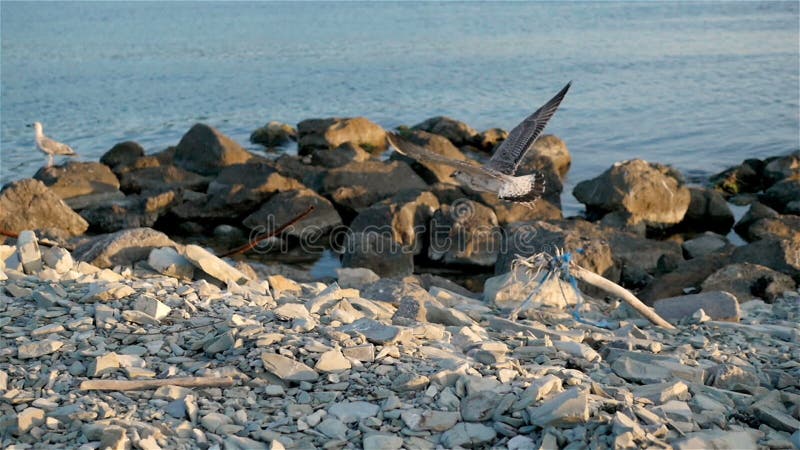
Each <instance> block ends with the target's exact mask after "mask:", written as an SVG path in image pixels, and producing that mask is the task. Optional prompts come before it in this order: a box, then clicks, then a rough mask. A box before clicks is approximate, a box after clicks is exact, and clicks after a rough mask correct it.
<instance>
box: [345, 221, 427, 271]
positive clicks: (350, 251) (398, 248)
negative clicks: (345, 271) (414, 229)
mask: <svg viewBox="0 0 800 450" xmlns="http://www.w3.org/2000/svg"><path fill="white" fill-rule="evenodd" d="M343 250H344V251H343V253H344V255H343V256H342V266H343V267H366V268H367V269H370V270H372V271H373V272H375V273H377V274H378V275H380V276H382V277H403V276H406V275H410V274H411V273H412V272H413V271H414V253H413V249H410V248H404V247H403V246H402V245H401V244H399V243H398V242H397V241H395V240H394V239H392V237H391V236H387V235H385V234H382V233H379V232H365V233H348V234H347V236H346V238H345V242H344V248H343Z"/></svg>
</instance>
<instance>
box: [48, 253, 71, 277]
mask: <svg viewBox="0 0 800 450" xmlns="http://www.w3.org/2000/svg"><path fill="white" fill-rule="evenodd" d="M42 258H43V259H44V262H45V264H47V266H48V267H51V268H52V269H53V270H55V271H56V272H57V273H59V274H65V273H67V272H69V271H70V270H72V268H73V267H74V265H75V261H73V259H72V254H70V252H68V251H67V250H66V249H63V248H61V247H50V248H48V249H45V250H44V251H43V252H42Z"/></svg>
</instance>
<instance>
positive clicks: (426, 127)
mask: <svg viewBox="0 0 800 450" xmlns="http://www.w3.org/2000/svg"><path fill="white" fill-rule="evenodd" d="M411 129H412V130H419V131H425V132H428V133H432V134H436V135H439V136H442V137H444V138H446V139H448V140H449V141H450V142H452V143H453V145H455V146H457V147H461V146H462V145H466V144H470V143H472V141H473V140H474V139H475V137H476V136H477V134H478V132H477V131H475V129H473V128H472V127H470V126H469V125H467V124H465V123H464V122H460V121H458V120H455V119H451V118H449V117H445V116H437V117H431V118H430V119H427V120H424V121H422V122H420V123H418V124H416V125H414V126H413V127H411Z"/></svg>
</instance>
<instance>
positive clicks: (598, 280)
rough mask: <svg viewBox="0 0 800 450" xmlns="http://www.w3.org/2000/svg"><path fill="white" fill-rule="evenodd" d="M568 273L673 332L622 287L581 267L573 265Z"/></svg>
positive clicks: (672, 328) (671, 327)
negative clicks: (615, 297)
mask: <svg viewBox="0 0 800 450" xmlns="http://www.w3.org/2000/svg"><path fill="white" fill-rule="evenodd" d="M570 273H571V274H572V276H574V277H575V278H577V279H578V280H581V281H583V282H584V283H586V284H591V285H592V286H594V287H596V288H599V289H602V290H604V291H606V292H608V293H609V294H612V295H616V296H617V297H619V298H621V299H622V300H624V301H625V303H627V304H629V305H630V306H631V307H632V308H633V309H635V310H636V311H637V312H638V313H639V314H641V315H643V316H644V317H645V318H646V319H647V320H649V321H650V322H653V323H654V324H656V325H658V326H660V327H663V328H666V329H668V330H674V329H675V327H674V326H673V325H672V324H671V323H669V322H667V321H666V320H664V318H663V317H661V316H659V315H658V314H656V312H655V311H653V310H652V309H651V308H650V307H649V306H647V305H645V304H644V303H642V301H641V300H639V299H638V298H636V296H635V295H633V294H632V293H631V292H630V291H629V290H627V289H625V288H624V287H622V286H620V285H618V284H617V283H614V282H613V281H609V280H607V279H605V278H603V277H602V276H600V275H598V274H596V273H594V272H591V271H588V270H586V269H584V268H583V267H581V266H579V265H577V264H573V265H572V266H571V267H570Z"/></svg>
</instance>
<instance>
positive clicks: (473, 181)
mask: <svg viewBox="0 0 800 450" xmlns="http://www.w3.org/2000/svg"><path fill="white" fill-rule="evenodd" d="M570 85H572V82H571V81H570V82H569V83H567V85H566V86H564V88H563V89H561V91H560V92H559V93H558V94H556V96H555V97H553V98H551V99H550V101H548V102H547V103H545V104H544V106H542V107H541V108H539V109H538V110H536V112H535V113H533V114H531V115H530V116H528V117H527V118H526V119H525V120H523V121H522V123H520V124H519V125H517V126H516V127H515V128H514V129H513V130H511V132H510V133H509V134H508V139H506V140H505V141H503V142H502V143H501V144H500V146H499V147H498V148H497V150H496V151H495V152H494V155H492V158H491V159H489V162H487V163H486V164H484V165H483V166H479V165H472V164H470V163H469V162H467V161H460V160H457V159H451V158H447V157H445V156H442V155H439V154H437V153H434V152H432V151H430V150H428V149H426V148H423V147H421V146H419V145H416V144H413V143H411V142H409V141H408V140H406V139H404V138H402V137H400V136H398V135H397V134H395V133H389V134H388V135H387V139H388V140H389V143H390V144H391V145H392V147H394V148H395V149H396V150H397V151H398V152H399V153H400V154H403V155H406V156H410V157H412V158H414V159H416V160H417V161H420V162H425V161H427V162H432V163H435V164H446V165H448V166H451V167H455V168H456V169H457V170H456V171H455V172H453V176H454V177H455V178H456V179H457V180H458V181H460V182H461V183H462V184H465V185H466V186H468V187H470V188H471V189H473V190H476V191H483V192H493V193H495V194H497V196H498V197H499V198H500V199H503V200H509V201H512V202H519V203H523V204H526V205H527V206H533V204H534V202H535V201H536V199H538V198H539V197H541V196H542V194H544V190H545V179H544V175H543V174H542V173H541V172H539V171H534V173H532V174H530V175H522V176H514V173H515V172H516V171H517V167H518V166H519V163H520V161H522V158H523V157H524V156H525V153H526V152H527V151H528V149H530V148H531V147H532V146H533V143H534V142H536V139H538V138H539V135H540V134H542V130H544V127H545V125H547V121H548V120H550V118H551V117H553V114H555V112H556V109H558V105H560V104H561V100H563V99H564V96H565V95H566V94H567V91H568V90H569V87H570Z"/></svg>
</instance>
